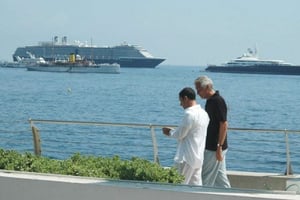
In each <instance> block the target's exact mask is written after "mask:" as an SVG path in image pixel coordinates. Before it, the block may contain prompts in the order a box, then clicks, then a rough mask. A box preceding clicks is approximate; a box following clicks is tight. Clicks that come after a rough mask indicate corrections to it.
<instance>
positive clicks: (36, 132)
mask: <svg viewBox="0 0 300 200" xmlns="http://www.w3.org/2000/svg"><path fill="white" fill-rule="evenodd" d="M29 123H30V127H31V130H32V134H33V144H34V152H35V154H36V155H41V153H42V148H41V139H40V131H39V130H38V128H37V127H36V126H35V123H42V124H55V125H58V124H61V125H71V124H73V125H81V126H109V127H132V128H146V129H150V133H151V138H152V148H153V161H154V162H157V163H159V156H158V145H157V139H156V133H155V129H158V128H162V127H165V126H168V127H173V128H175V127H176V126H175V125H160V124H137V123H109V122H87V121H61V120H42V119H29ZM228 131H230V132H255V133H280V134H284V136H285V137H284V138H285V141H284V142H285V155H286V172H285V174H286V175H291V174H293V171H292V166H291V157H290V145H289V143H290V142H289V134H291V133H293V134H300V131H298V130H286V129H284V130H278V129H250V128H229V129H228Z"/></svg>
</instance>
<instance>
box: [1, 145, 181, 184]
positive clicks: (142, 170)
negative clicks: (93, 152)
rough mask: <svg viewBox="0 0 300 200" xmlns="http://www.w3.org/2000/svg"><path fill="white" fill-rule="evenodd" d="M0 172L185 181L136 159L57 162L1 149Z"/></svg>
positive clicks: (89, 158)
mask: <svg viewBox="0 0 300 200" xmlns="http://www.w3.org/2000/svg"><path fill="white" fill-rule="evenodd" d="M0 169H5V170H16V171H26V172H38V173H51V174H63V175H73V176H87V177H98V178H109V179H119V180H139V181H150V182H162V183H181V182H182V181H183V177H182V176H181V175H179V174H178V172H177V170H176V169H175V168H167V169H166V168H163V167H161V166H160V165H159V164H156V163H152V162H150V161H147V160H143V159H140V158H137V157H134V158H132V159H131V160H121V159H120V158H119V157H118V156H114V157H112V158H106V157H95V156H83V155H80V154H79V153H76V154H74V155H73V156H71V157H70V158H69V159H66V160H55V159H50V158H46V157H39V156H35V155H33V154H31V153H25V154H21V153H18V152H17V151H13V150H3V149H0Z"/></svg>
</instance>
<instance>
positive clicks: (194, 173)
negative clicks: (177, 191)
mask: <svg viewBox="0 0 300 200" xmlns="http://www.w3.org/2000/svg"><path fill="white" fill-rule="evenodd" d="M176 167H177V169H178V172H179V173H180V174H181V175H183V176H184V181H183V184H188V185H202V177H201V173H202V168H197V169H193V168H192V167H191V166H190V165H189V164H187V163H186V162H183V163H176Z"/></svg>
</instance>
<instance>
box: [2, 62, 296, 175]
mask: <svg viewBox="0 0 300 200" xmlns="http://www.w3.org/2000/svg"><path fill="white" fill-rule="evenodd" d="M200 75H208V76H209V77H211V78H212V80H213V81H214V87H215V89H216V90H219V92H220V94H221V95H222V96H223V97H224V98H225V100H226V102H227V105H228V122H229V127H231V128H252V129H281V130H284V129H287V130H300V114H299V113H300V103H299V99H300V92H299V84H300V76H287V75H262V74H230V73H228V74H226V73H209V72H205V71H204V68H203V67H186V66H159V67H157V68H155V69H146V68H141V69H137V68H122V69H121V73H120V74H70V73H47V72H30V71H26V69H7V68H0V94H1V96H0V133H2V134H1V137H2V142H1V144H0V145H1V148H4V149H17V150H20V151H23V150H28V149H32V142H31V140H30V139H29V138H28V137H25V136H23V135H22V136H18V137H24V139H22V140H24V141H25V140H30V141H29V143H26V142H24V144H22V143H21V142H20V140H19V142H11V137H13V136H11V135H14V134H9V133H14V132H17V131H19V130H25V132H26V131H27V132H29V133H30V129H29V124H28V119H29V118H33V119H47V120H71V121H72V120H74V121H92V122H113V123H138V124H139V123H141V124H144V123H147V124H162V125H163V124H167V125H177V124H178V123H180V120H181V118H182V115H183V109H182V107H180V104H179V100H178V92H179V91H180V90H181V89H182V88H183V87H194V80H195V79H196V78H197V77H198V76H200ZM197 101H198V103H199V104H200V105H201V106H202V107H204V105H205V100H203V99H200V98H199V97H197ZM28 129H29V131H28ZM51 129H52V130H55V131H54V132H51V134H49V135H47V136H43V130H42V133H41V134H42V145H43V146H42V148H43V150H45V151H46V150H49V152H50V151H51V149H52V150H53V149H55V150H56V151H52V152H53V153H51V154H47V153H45V155H46V156H47V155H48V156H50V157H54V158H64V157H65V155H66V154H64V153H63V152H65V151H69V152H73V151H78V148H79V150H80V151H82V152H87V153H88V154H96V155H99V154H103V155H115V154H120V155H121V157H122V156H125V157H126V155H134V156H141V157H145V158H147V159H149V160H151V159H152V154H153V153H152V150H151V148H152V144H151V138H150V137H148V136H146V135H147V134H148V133H149V130H146V131H145V130H138V131H136V130H132V131H131V130H130V131H128V130H125V129H118V130H116V132H113V130H108V132H111V133H110V135H109V136H103V135H102V134H100V131H99V129H96V130H94V131H92V130H88V131H87V132H89V135H88V134H86V133H84V134H81V135H80V134H79V135H75V133H76V131H78V129H77V128H76V127H65V126H54V127H53V126H52V127H51ZM87 129H88V128H86V130H87ZM45 131H46V130H45ZM83 132H84V131H83ZM145 132H147V133H146V135H145ZM6 133H7V134H6ZM7 135H9V136H7ZM148 135H149V134H148ZM156 135H157V140H158V144H159V149H158V150H159V156H160V162H161V163H162V164H163V165H172V163H173V156H174V154H175V149H176V141H174V140H173V139H170V138H166V137H165V136H163V135H162V133H161V131H160V130H156ZM29 136H30V135H29ZM6 137H9V138H10V139H9V140H6V139H7V138H6ZM43 137H47V139H48V141H47V142H44V141H43V139H46V138H43ZM75 137H76V138H77V140H78V141H79V142H77V143H76V145H74V144H73V146H72V145H69V146H68V145H67V146H65V145H58V146H57V145H56V143H57V141H65V140H67V141H72V140H73V139H75ZM120 138H121V139H120ZM228 139H229V151H228V155H227V167H228V168H229V169H230V170H244V171H267V172H284V170H285V166H286V153H285V148H286V146H285V135H284V134H271V133H259V134H257V133H256V134H253V133H248V132H247V133H245V132H229V133H228ZM288 139H289V142H290V143H289V145H290V149H291V159H292V168H293V171H294V172H296V173H297V172H298V173H299V172H300V154H299V152H300V147H299V146H300V145H299V144H300V135H299V134H290V135H289V138H288ZM84 140H89V141H101V145H98V148H102V147H103V149H101V150H102V152H103V153H99V152H98V151H96V150H95V149H97V148H96V147H95V146H93V145H92V144H90V145H83V146H81V141H84ZM51 141H52V142H51ZM110 142H112V144H114V145H111V144H110ZM104 144H109V145H107V146H104ZM124 144H125V147H124ZM29 146H30V147H29ZM99 146H101V147H99ZM166 146H168V148H163V147H166ZM130 147H133V148H130ZM146 147H147V148H146ZM161 147H162V148H161Z"/></svg>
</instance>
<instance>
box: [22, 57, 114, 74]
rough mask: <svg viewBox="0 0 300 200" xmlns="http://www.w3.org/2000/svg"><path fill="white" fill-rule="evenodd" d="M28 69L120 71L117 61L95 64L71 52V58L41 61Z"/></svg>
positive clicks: (77, 71) (72, 71)
mask: <svg viewBox="0 0 300 200" xmlns="http://www.w3.org/2000/svg"><path fill="white" fill-rule="evenodd" d="M27 70H28V71H40V72H68V73H110V74H118V73H120V65H119V64H117V63H102V64H95V63H94V62H92V61H89V60H84V59H82V58H81V57H80V56H79V55H76V56H75V54H71V55H70V58H69V60H55V61H53V62H46V63H39V64H36V65H30V66H27Z"/></svg>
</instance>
